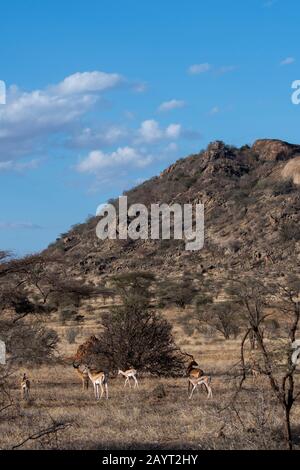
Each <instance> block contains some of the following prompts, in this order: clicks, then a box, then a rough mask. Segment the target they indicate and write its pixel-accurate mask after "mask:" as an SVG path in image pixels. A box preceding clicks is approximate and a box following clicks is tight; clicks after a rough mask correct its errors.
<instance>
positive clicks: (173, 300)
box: [157, 273, 197, 309]
mask: <svg viewBox="0 0 300 470" xmlns="http://www.w3.org/2000/svg"><path fill="white" fill-rule="evenodd" d="M196 293H197V289H196V288H195V286H194V279H193V277H192V276H190V275H189V274H187V273H184V274H183V277H182V278H181V279H178V280H170V279H167V280H164V281H162V282H160V283H159V285H158V289H157V297H158V304H159V306H160V307H166V306H168V305H176V306H177V307H180V308H183V309H185V308H186V306H187V305H191V304H192V302H193V300H194V298H195V296H196Z"/></svg>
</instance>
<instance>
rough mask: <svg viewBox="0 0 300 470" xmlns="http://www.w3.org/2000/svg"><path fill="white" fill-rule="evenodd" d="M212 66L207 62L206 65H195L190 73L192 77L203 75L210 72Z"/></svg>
mask: <svg viewBox="0 0 300 470" xmlns="http://www.w3.org/2000/svg"><path fill="white" fill-rule="evenodd" d="M209 70H211V65H210V64H208V63H207V62H205V63H204V64H193V65H191V66H190V67H189V69H188V73H189V74H190V75H200V74H201V73H205V72H209Z"/></svg>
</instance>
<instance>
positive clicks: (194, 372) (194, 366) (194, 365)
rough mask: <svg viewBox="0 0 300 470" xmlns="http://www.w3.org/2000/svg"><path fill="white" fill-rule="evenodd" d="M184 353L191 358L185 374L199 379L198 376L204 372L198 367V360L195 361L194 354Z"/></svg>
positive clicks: (189, 386) (189, 383) (201, 375)
mask: <svg viewBox="0 0 300 470" xmlns="http://www.w3.org/2000/svg"><path fill="white" fill-rule="evenodd" d="M184 354H185V355H187V356H189V357H190V358H191V361H190V362H189V363H188V366H187V368H186V375H187V376H188V378H189V379H200V377H203V376H204V372H203V370H202V369H200V367H199V364H198V362H196V361H195V359H194V356H192V355H191V354H188V353H184ZM191 385H192V383H191V381H190V380H189V381H188V393H190V389H191Z"/></svg>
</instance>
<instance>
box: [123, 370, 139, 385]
mask: <svg viewBox="0 0 300 470" xmlns="http://www.w3.org/2000/svg"><path fill="white" fill-rule="evenodd" d="M119 374H121V375H123V376H124V377H125V383H124V387H126V385H127V383H128V384H129V387H131V383H130V380H129V379H130V378H132V379H133V380H134V388H135V387H138V386H139V383H138V381H137V378H136V374H137V370H136V369H128V370H125V372H123V371H122V370H120V369H119V371H118V375H119Z"/></svg>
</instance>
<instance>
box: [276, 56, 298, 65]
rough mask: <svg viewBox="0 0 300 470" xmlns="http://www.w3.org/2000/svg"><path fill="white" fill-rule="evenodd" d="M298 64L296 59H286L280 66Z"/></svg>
mask: <svg viewBox="0 0 300 470" xmlns="http://www.w3.org/2000/svg"><path fill="white" fill-rule="evenodd" d="M294 62H296V59H295V57H286V58H285V59H283V60H282V61H281V62H280V65H291V64H293V63H294Z"/></svg>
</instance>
